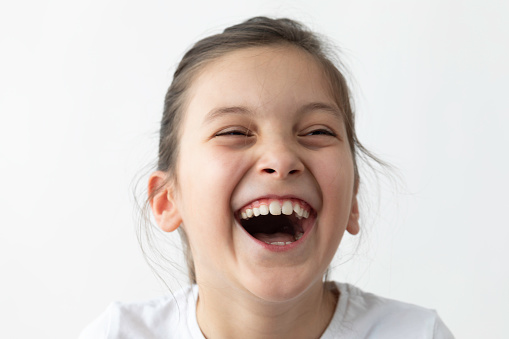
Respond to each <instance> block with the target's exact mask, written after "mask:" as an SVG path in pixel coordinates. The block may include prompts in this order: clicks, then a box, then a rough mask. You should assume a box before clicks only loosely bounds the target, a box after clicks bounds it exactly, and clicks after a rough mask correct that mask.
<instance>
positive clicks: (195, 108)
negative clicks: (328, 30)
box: [186, 46, 339, 120]
mask: <svg viewBox="0 0 509 339" xmlns="http://www.w3.org/2000/svg"><path fill="white" fill-rule="evenodd" d="M188 94H189V96H188V107H187V108H188V109H187V112H188V113H190V114H191V115H200V116H201V115H202V114H205V113H206V112H208V111H210V110H211V109H213V108H215V107H229V106H239V107H248V108H252V109H254V110H258V109H260V110H261V111H273V110H280V111H288V110H290V111H292V110H298V109H299V108H300V107H302V106H304V105H309V104H310V103H315V102H320V103H326V104H327V105H330V106H335V107H336V108H338V107H337V105H336V103H335V101H334V97H333V95H332V91H331V87H330V83H329V81H328V78H327V77H326V75H325V72H324V71H323V68H322V67H321V65H320V64H319V63H318V61H317V60H316V59H315V58H314V57H313V56H312V55H310V54H309V53H308V52H306V51H304V50H301V49H299V48H297V47H292V46H274V47H253V48H246V49H242V50H238V51H234V52H230V53H227V54H226V55H224V56H222V57H220V58H218V59H216V60H214V61H211V62H210V63H208V64H206V65H204V66H203V67H202V69H201V70H200V71H199V72H198V74H197V75H196V76H195V78H194V80H193V81H192V83H191V87H190V89H189V92H188ZM338 110H339V108H338ZM202 118H205V116H203V117H202ZM186 120H187V119H186Z"/></svg>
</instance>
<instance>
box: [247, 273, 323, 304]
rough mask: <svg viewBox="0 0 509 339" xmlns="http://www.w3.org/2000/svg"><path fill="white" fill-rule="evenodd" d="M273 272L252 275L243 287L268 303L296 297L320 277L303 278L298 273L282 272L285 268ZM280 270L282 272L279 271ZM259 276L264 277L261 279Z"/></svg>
mask: <svg viewBox="0 0 509 339" xmlns="http://www.w3.org/2000/svg"><path fill="white" fill-rule="evenodd" d="M273 270H279V271H280V272H276V273H275V274H265V275H258V276H257V277H253V278H252V279H250V281H249V282H247V283H246V284H245V285H244V287H245V288H246V289H247V290H248V291H249V292H250V293H251V294H252V295H253V296H255V297H257V298H259V299H260V300H262V301H264V302H268V303H283V302H287V301H292V300H295V299H298V298H299V297H301V296H303V295H305V294H306V292H307V291H309V290H310V289H311V287H312V286H315V284H316V283H317V282H318V283H321V278H320V279H309V278H307V279H304V277H302V276H300V275H298V274H291V275H289V274H288V273H284V271H286V270H285V269H283V270H281V269H277V268H275V269H273ZM281 271H282V272H281ZM260 277H264V278H263V279H261V278H260Z"/></svg>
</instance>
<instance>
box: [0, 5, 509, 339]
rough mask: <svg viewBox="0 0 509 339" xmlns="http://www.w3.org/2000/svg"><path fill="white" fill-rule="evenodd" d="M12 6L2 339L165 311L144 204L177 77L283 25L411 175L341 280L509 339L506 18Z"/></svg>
mask: <svg viewBox="0 0 509 339" xmlns="http://www.w3.org/2000/svg"><path fill="white" fill-rule="evenodd" d="M5 2H6V1H5ZM9 3H10V4H8V5H7V4H4V3H2V5H1V7H0V34H1V36H0V48H1V53H0V114H1V115H0V173H1V175H0V190H1V191H0V192H1V193H0V209H1V214H0V226H1V227H0V272H1V279H0V319H1V320H0V324H1V325H0V337H2V338H12V339H15V338H75V337H77V335H78V333H79V331H80V330H81V329H82V328H83V327H84V326H85V325H86V324H87V323H89V322H90V321H91V320H92V319H94V318H95V317H96V316H98V315H99V314H100V313H101V312H102V311H103V310H104V309H105V307H106V306H107V305H108V304H109V302H111V301H113V300H124V301H128V300H138V299H145V298H150V297H154V296H157V295H160V294H161V293H165V290H164V287H163V286H162V285H161V284H160V283H159V282H158V281H157V280H156V279H155V278H154V277H153V275H152V273H151V272H150V270H149V269H148V267H147V265H146V264H145V262H144V261H143V258H142V255H141V253H140V250H139V247H138V244H137V241H136V236H135V231H134V230H135V227H136V222H135V220H134V218H133V215H134V212H133V211H134V209H135V207H134V203H133V201H134V199H133V193H132V189H133V182H136V179H135V178H136V177H139V176H140V174H143V173H145V172H146V171H147V167H146V166H147V165H150V164H152V163H153V161H154V160H155V157H156V152H157V151H156V144H157V131H158V123H159V119H160V115H161V111H162V103H163V97H164V93H165V91H166V88H167V86H168V85H169V83H170V81H171V74H172V72H173V70H174V67H175V65H176V63H177V62H178V61H179V59H180V57H181V56H182V55H183V52H184V51H185V50H186V49H187V48H188V47H189V46H190V45H191V44H192V43H193V42H195V41H196V40H197V39H199V38H201V37H204V36H206V35H209V34H211V33H216V32H218V31H219V30H221V29H223V28H224V27H226V26H228V25H231V24H234V23H237V22H239V21H241V20H244V19H246V18H248V17H251V16H255V15H269V16H288V17H292V18H295V19H298V20H301V21H303V22H304V23H306V24H308V25H309V26H310V27H311V28H312V29H314V30H316V31H318V32H320V33H323V34H325V35H327V36H329V37H330V38H331V39H332V40H334V41H335V42H336V43H337V44H338V45H340V46H341V47H342V50H343V56H344V61H345V63H346V64H347V65H348V66H349V67H350V69H351V71H352V74H353V76H354V78H355V83H356V86H355V88H354V91H355V96H356V100H357V111H358V123H359V124H358V134H359V137H360V139H361V140H362V141H363V142H364V144H365V145H366V146H367V147H368V148H369V149H371V150H372V151H374V152H375V153H377V154H378V155H379V156H380V157H381V158H383V159H385V160H387V161H389V162H390V163H392V164H393V165H394V166H395V167H396V168H397V171H396V172H394V173H396V174H395V176H397V175H398V173H399V175H400V177H401V180H399V181H396V182H395V183H391V182H390V180H385V179H384V177H383V176H382V177H381V178H380V192H379V193H376V191H377V190H376V185H374V184H371V186H369V185H366V186H365V187H364V192H363V194H364V197H365V201H366V204H365V205H363V206H361V207H362V208H363V212H364V214H363V220H364V221H365V222H364V228H365V232H364V233H365V234H364V236H363V237H362V239H361V246H360V248H359V249H358V250H356V251H354V249H353V243H352V240H353V239H352V238H351V237H347V238H345V243H344V244H342V247H340V249H341V248H342V249H343V251H342V253H343V254H344V255H342V256H340V257H339V259H338V260H337V261H336V262H335V265H336V266H337V267H336V272H335V274H334V278H335V279H339V280H343V281H348V282H353V283H355V284H357V285H359V286H360V287H361V288H363V289H365V290H368V291H371V292H375V293H378V294H381V295H383V296H386V297H390V298H395V299H400V300H404V301H407V302H411V303H416V304H419V305H423V306H425V307H429V308H434V309H437V310H438V312H439V314H440V315H441V317H442V318H443V319H444V321H445V323H446V324H447V325H448V326H449V327H450V328H451V330H452V331H453V332H454V333H455V335H456V336H457V337H458V338H507V335H508V333H509V322H507V316H508V315H509V314H508V311H507V305H508V304H509V292H508V287H509V265H508V263H507V259H508V258H509V249H508V247H507V246H505V245H506V243H507V242H508V237H509V230H508V229H509V228H508V226H509V223H508V222H507V211H508V206H509V199H508V191H509V179H508V172H509V160H508V152H507V148H508V147H509V138H508V134H507V129H508V127H509V115H508V113H509V110H508V109H509V104H508V99H507V98H508V95H507V92H508V90H509V87H508V85H507V79H508V78H509V66H508V65H509V51H508V41H509V37H508V31H509V23H508V20H507V18H508V17H509V6H508V4H509V3H508V2H507V1H496V0H484V1H480V0H478V1H465V0H461V1H460V0H456V1H453V0H446V1H444V0H428V1H390V0H387V1H368V0H361V1H359V0H356V1H346V0H341V1H337V0H336V1H318V0H315V1H308V2H304V1H279V2H277V1H273V0H271V1H249V2H245V3H242V2H240V1H226V0H222V1H206V2H205V1H204V2H201V3H198V2H193V1H183V2H181V1H179V2H171V1H143V2H142V1H139V2H135V1H125V0H124V1H120V0H115V1H105V0H101V1H98V0H94V1H79V2H78V1H68V0H66V1H63V0H58V1H57V0H55V1H41V0H40V1H16V2H15V1H10V2H9ZM143 185H145V181H144V179H142V186H143ZM373 192H375V193H373ZM372 193H373V194H372ZM377 197H379V198H377ZM377 201H378V202H377ZM343 245H344V246H343ZM352 253H353V254H352ZM345 262H346V263H345Z"/></svg>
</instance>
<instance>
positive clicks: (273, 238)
mask: <svg viewBox="0 0 509 339" xmlns="http://www.w3.org/2000/svg"><path fill="white" fill-rule="evenodd" d="M253 237H255V238H256V239H258V240H260V241H264V242H269V243H272V242H289V241H291V242H294V241H295V238H294V237H293V235H291V234H288V233H272V234H267V233H256V234H255V235H253Z"/></svg>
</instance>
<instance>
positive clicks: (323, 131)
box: [304, 128, 336, 137]
mask: <svg viewBox="0 0 509 339" xmlns="http://www.w3.org/2000/svg"><path fill="white" fill-rule="evenodd" d="M308 135H326V136H327V135H328V136H331V137H335V136H336V133H334V132H332V131H331V130H328V129H323V128H322V129H317V130H314V131H311V132H308V133H306V134H304V136H308Z"/></svg>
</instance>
